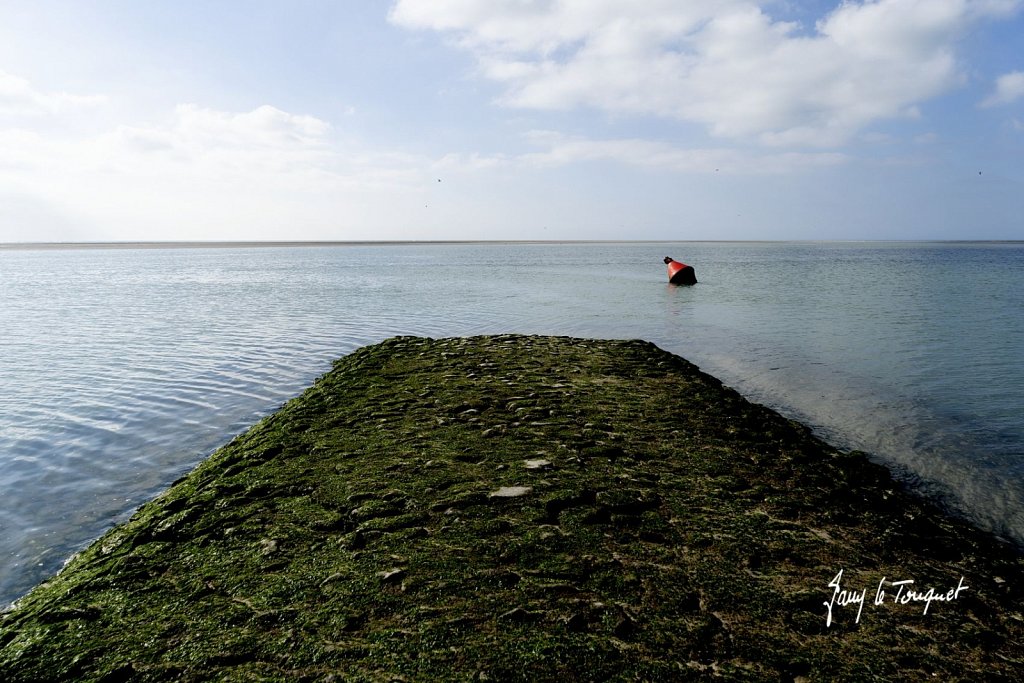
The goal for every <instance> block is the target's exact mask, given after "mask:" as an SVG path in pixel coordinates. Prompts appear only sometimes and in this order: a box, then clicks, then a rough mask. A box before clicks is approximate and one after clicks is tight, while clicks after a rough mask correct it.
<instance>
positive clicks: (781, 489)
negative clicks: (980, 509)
mask: <svg viewBox="0 0 1024 683" xmlns="http://www.w3.org/2000/svg"><path fill="white" fill-rule="evenodd" d="M840 571H842V572H843V573H842V576H841V578H840V580H839V581H835V579H836V577H837V575H838V574H839V572H840ZM1022 577H1024V565H1022V561H1021V558H1020V557H1019V555H1018V554H1016V553H1015V552H1013V551H1012V550H1010V549H1008V548H1006V547H1005V546H1002V545H1000V544H999V543H997V542H996V541H995V540H993V539H991V538H989V537H988V536H986V535H984V534H982V533H979V532H977V531H975V530H973V529H971V528H969V527H967V526H966V525H964V524H961V523H959V522H956V521H953V520H950V519H947V518H945V517H943V516H942V515H941V514H939V513H938V512H937V511H936V510H934V509H932V508H931V507H929V506H928V505H926V504H923V503H921V502H920V501H917V500H915V499H914V498H912V497H910V496H908V495H906V494H904V493H902V492H901V491H900V490H899V489H898V487H897V486H896V485H894V483H893V482H892V480H891V479H890V477H889V476H888V474H887V472H886V471H885V470H884V469H882V468H881V467H878V466H876V465H873V464H871V463H869V462H868V461H867V460H866V459H865V458H864V457H863V455H862V454H857V453H853V454H848V453H841V452H837V451H836V450H834V449H832V448H830V447H829V446H828V445H826V444H824V443H822V442H821V441H819V440H817V439H816V438H814V437H813V436H812V435H811V434H810V433H809V432H808V431H807V430H806V429H804V428H803V427H801V426H800V425H798V424H795V423H793V422H790V421H787V420H786V419H784V418H782V417H781V416H779V415H778V414H776V413H774V412H772V411H770V410H768V409H766V408H764V407H761V406H757V405H754V404H751V403H749V402H747V401H746V400H744V399H743V398H742V397H740V396H739V395H738V394H737V393H735V392H734V391H732V390H730V389H728V388H726V387H723V386H722V385H721V384H720V383H719V382H718V381H717V380H715V379H714V378H712V377H709V376H707V375H705V374H703V373H701V372H700V371H699V370H698V369H697V368H696V367H695V366H693V365H691V364H689V363H688V362H686V361H685V360H683V359H681V358H679V357H677V356H673V355H671V354H669V353H666V352H664V351H662V350H660V349H658V348H656V347H655V346H653V345H651V344H649V343H645V342H640V341H597V340H580V339H567V338H550V337H526V336H511V335H509V336H495V337H475V338H466V339H442V340H428V339H420V338H410V337H401V338H396V339H392V340H388V341H386V342H384V343H381V344H378V345H376V346H372V347H367V348H364V349H361V350H359V351H357V352H355V353H353V354H351V355H350V356H347V357H345V358H343V359H341V360H339V361H338V362H337V363H336V364H335V367H334V369H333V370H332V371H331V372H329V373H328V374H326V375H325V376H324V377H322V378H321V379H319V380H318V381H317V382H316V383H315V384H314V386H312V387H311V388H309V389H308V390H307V391H306V392H305V393H304V394H302V395H301V396H299V397H297V398H296V399H294V400H292V401H291V402H289V403H288V404H286V405H285V406H284V407H282V408H281V409H280V410H279V411H278V412H277V413H275V414H274V415H272V416H270V417H268V418H267V419H265V420H263V421H261V422H260V423H258V424H257V425H255V426H254V427H253V428H252V429H250V430H249V431H248V432H246V433H245V434H243V435H241V436H239V437H238V438H236V439H234V440H233V441H232V442H231V443H229V444H227V445H226V446H224V447H223V448H221V449H220V450H219V451H217V452H216V453H215V454H214V455H213V456H211V457H210V458H209V459H208V460H207V461H206V462H204V463H203V464H202V465H200V466H199V467H198V468H197V469H196V470H195V471H194V472H192V473H191V474H190V475H189V476H187V477H185V478H184V479H183V480H181V481H180V482H178V483H176V484H175V485H174V486H173V487H171V488H170V490H168V491H167V492H166V493H165V494H164V495H162V496H160V497H159V498H158V499H156V500H154V501H152V502H150V503H148V504H146V505H144V506H143V507H142V508H141V509H139V511H138V512H137V513H136V514H135V516H134V517H133V518H132V519H131V520H130V521H128V522H127V523H125V524H123V525H121V526H119V527H116V528H114V529H112V530H111V531H110V532H109V533H107V534H106V535H105V536H103V537H102V538H100V539H99V540H98V541H96V542H95V543H94V544H93V545H91V546H90V547H89V548H88V549H87V550H85V551H84V552H83V553H81V554H80V555H79V556H77V557H76V558H75V559H74V560H73V561H72V562H71V563H70V564H69V565H68V566H67V567H66V568H65V570H64V571H63V572H61V573H60V574H59V575H58V576H56V577H55V578H53V579H51V580H49V581H48V582H46V583H44V584H42V585H41V586H39V587H38V588H37V589H36V590H34V591H33V592H32V593H30V594H29V595H28V596H27V597H25V598H24V599H23V600H22V601H20V603H19V604H18V605H17V607H16V608H15V609H13V610H12V611H10V612H8V613H7V614H5V615H4V616H3V618H2V621H0V674H2V675H0V677H2V678H3V680H5V681H28V680H47V681H55V680H101V681H121V680H124V681H127V680H142V681H146V680H197V681H198V680H282V681H285V680H287V681H292V680H310V681H318V680H323V681H326V680H339V681H340V680H344V681H360V680H367V681H419V680H422V681H435V680H458V681H464V680H492V681H516V680H520V681H535V680H564V681H584V680H586V681H590V680H651V681H668V680H712V679H719V680H721V679H725V680H751V681H755V680H758V681H759V680H764V681H780V680H782V681H818V680H847V681H853V680H929V681H930V680H943V681H950V680H978V681H980V680H985V681H998V680H1006V681H1010V680H1019V676H1020V675H1021V672H1022V671H1024V617H1022V615H1021V597H1022V596H1021V586H1022V584H1021V578H1022ZM883 579H884V580H885V581H884V582H883ZM906 580H913V581H914V582H915V583H914V584H902V585H894V584H893V583H892V582H897V581H906ZM830 583H831V584H834V586H830V585H829V584H830ZM835 586H839V588H838V589H837V588H836V587H835ZM879 586H881V587H882V588H883V589H884V592H885V595H884V596H883V599H882V601H881V602H880V603H878V604H876V600H877V597H878V588H879ZM964 586H966V588H964ZM958 588H959V589H960V592H958V593H955V590H956V589H958ZM901 589H902V591H901ZM907 589H916V590H917V592H918V595H919V596H924V595H927V594H926V593H925V591H927V590H929V589H932V591H933V593H932V596H933V597H934V596H935V595H939V596H940V597H942V598H948V599H947V600H942V601H939V600H933V601H932V602H931V603H928V602H921V601H919V600H913V601H906V598H907V596H908V595H909V593H908V592H907ZM837 590H842V591H848V592H844V593H837ZM860 591H864V594H863V597H864V600H863V605H862V606H861V607H860V608H859V609H858V607H859V603H857V602H851V600H852V599H855V598H856V597H857V596H858V595H859V592H860ZM950 591H953V592H950ZM954 593H955V594H954ZM825 603H831V614H832V617H831V623H829V621H828V618H827V617H828V609H827V608H826V604H825ZM926 606H927V607H928V609H927V614H925V613H924V610H925V607H926ZM858 613H859V623H858V621H857V620H858Z"/></svg>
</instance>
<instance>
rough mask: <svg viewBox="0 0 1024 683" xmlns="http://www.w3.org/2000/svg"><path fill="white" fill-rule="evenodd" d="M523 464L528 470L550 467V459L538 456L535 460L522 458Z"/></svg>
mask: <svg viewBox="0 0 1024 683" xmlns="http://www.w3.org/2000/svg"><path fill="white" fill-rule="evenodd" d="M523 466H524V467H525V468H526V469H528V470H544V469H547V468H549V467H551V461H550V460H544V459H543V458H538V459H537V460H524V461H523Z"/></svg>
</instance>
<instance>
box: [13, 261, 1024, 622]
mask: <svg viewBox="0 0 1024 683" xmlns="http://www.w3.org/2000/svg"><path fill="white" fill-rule="evenodd" d="M665 256H672V257H673V258H675V259H677V260H679V261H683V262H685V263H688V264H690V265H692V266H693V267H694V269H695V270H696V274H697V279H698V284H696V285H694V286H692V287H680V286H675V285H670V284H668V283H667V278H666V272H665V265H664V264H663V262H662V259H663V257H665ZM510 332H511V333H528V334H553V335H569V336H576V337H597V338H618V339H631V338H642V339H646V340H649V341H652V342H654V343H656V344H657V345H658V346H660V347H662V348H664V349H666V350H668V351H671V352H673V353H677V354H679V355H681V356H684V357H685V358H687V359H689V360H690V361H692V362H694V363H696V364H697V365H699V366H700V367H701V368H702V369H703V370H704V371H705V372H708V373H710V374H712V375H715V376H716V377H718V378H719V379H721V380H722V381H723V382H725V383H726V384H727V385H730V386H732V387H734V388H735V389H737V390H738V391H740V392H741V393H742V394H744V395H745V396H747V397H748V398H750V399H751V400H754V401H756V402H759V403H763V404H766V405H768V406H769V407H771V408H774V409H775V410H778V411H779V412H781V413H782V414H784V415H786V416H787V417H790V418H793V419H796V420H799V421H801V422H804V423H805V424H807V425H808V426H810V427H811V428H812V429H814V430H815V432H816V433H817V434H818V435H819V436H821V437H822V438H824V439H825V440H827V441H829V442H830V443H832V444H833V445H835V446H837V447H839V448H842V449H859V450H863V451H865V452H867V453H868V454H869V457H871V458H872V459H874V460H876V461H878V462H881V463H884V464H885V465H886V466H888V467H889V468H890V469H891V470H892V471H893V472H894V474H895V475H896V477H897V478H898V479H899V480H900V481H901V482H903V483H904V485H905V486H906V487H908V488H910V489H912V490H914V491H916V492H918V493H920V494H921V495H923V496H926V497H929V498H930V499H932V500H934V501H936V502H937V503H938V504H939V505H940V506H942V507H943V508H944V509H945V510H946V511H947V512H949V513H950V514H956V515H960V516H963V517H965V518H967V519H969V520H970V521H971V522H973V523H974V524H976V525H978V526H980V527H982V528H984V529H986V530H988V531H991V532H992V533H994V534H996V535H997V536H999V537H1001V538H1003V539H1005V540H1006V541H1008V542H1010V543H1014V544H1017V545H1018V546H1021V547H1024V242H1001V243H994V242H665V243H653V242H632V243H630V242H622V243H604V242H601V243H498V242H488V243H409V244H398V243H394V244H318V245H274V246H269V245H216V246H214V245H187V246H186V245H124V244H121V245H87V247H83V248H71V247H66V246H65V247H61V246H50V247H41V246H36V247H29V246H25V245H22V246H11V245H8V246H6V247H0V492H2V493H0V607H2V606H3V605H6V604H9V603H11V602H12V601H14V600H16V599H17V598H18V597H20V596H21V595H23V594H24V593H25V592H27V591H28V590H29V589H30V588H31V587H32V586H33V585H35V584H37V583H38V582H40V581H41V580H43V579H45V578H46V577H47V576H50V575H52V574H54V573H55V572H56V571H58V570H59V569H60V568H61V566H62V564H63V563H64V562H66V560H67V559H68V558H69V557H70V556H71V555H73V554H74V553H75V552H77V551H79V550H80V549H82V548H83V547H85V546H86V545H87V544H88V543H89V542H90V541H92V540H94V539H95V538H97V537H98V536H99V535H100V534H102V533H103V532H104V531H105V530H106V529H108V528H109V527H111V526H112V525H114V524H116V523H118V522H122V521H124V520H126V519H127V518H128V517H129V516H130V515H131V514H132V511H133V510H135V509H136V508H137V507H138V506H139V505H141V504H142V503H143V502H145V501H146V500H148V499H150V498H152V497H153V496H155V495H157V494H158V493H159V492H160V491H162V490H164V489H165V488H166V487H167V486H168V485H169V484H170V483H171V482H173V481H174V480H175V479H177V478H178V477H180V476H181V475H183V474H185V473H187V472H188V471H189V470H191V469H192V468H193V467H195V466H196V464H198V463H199V462H200V461H201V460H202V459H203V458H205V457H207V456H208V455H209V454H210V453H211V452H213V451H214V450H215V449H216V448H217V447H218V446H220V445H222V444H224V443H226V442H227V441H229V440H230V439H231V438H232V437H233V436H235V435H236V434H239V433H241V432H242V431H244V430H245V429H246V428H247V427H248V426H249V425H251V424H253V423H255V422H256V421H258V420H259V419H260V418H261V417H263V416H266V415H268V414H269V413H271V412H273V411H274V410H275V409H277V408H278V407H279V406H280V405H281V404H282V403H284V402H285V401H287V400H288V399H289V398H290V397H292V396H295V395H297V394H298V393H300V392H301V391H302V390H303V389H304V388H305V387H306V386H308V385H309V384H311V383H312V382H313V380H314V379H315V378H316V377H317V376H319V375H321V374H323V373H324V372H326V371H327V370H328V369H329V368H330V366H331V362H332V361H333V360H334V359H336V358H338V357H340V356H343V355H345V354H347V353H350V352H351V351H353V350H354V349H356V348H358V347H360V346H364V345H367V344H372V343H374V342H377V341H380V340H382V339H385V338H387V337H390V336H394V335H421V336H428V337H447V336H468V335H479V334H492V333H510Z"/></svg>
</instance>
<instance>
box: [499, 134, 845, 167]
mask: <svg viewBox="0 0 1024 683" xmlns="http://www.w3.org/2000/svg"><path fill="white" fill-rule="evenodd" d="M528 139H529V140H531V141H532V142H534V143H535V144H537V145H538V146H543V147H546V148H547V149H546V150H545V151H542V152H534V153H529V154H524V155H522V156H521V157H520V158H519V159H518V161H519V162H520V163H523V164H527V165H530V166H542V167H543V166H564V165H568V164H573V163H579V162H588V161H614V162H618V163H623V164H626V165H629V166H636V167H641V168H654V169H660V170H668V171H676V172H684V173H701V174H709V173H719V172H721V173H726V174H741V175H750V174H761V173H779V172H791V171H795V170H798V169H801V168H808V167H821V166H834V165H837V164H841V163H844V162H845V161H846V160H847V159H846V157H845V156H844V155H842V154H839V153H836V152H813V153H793V152H791V153H767V154H763V153H762V154H750V153H748V152H745V151H739V150H735V149H729V148H708V149H692V148H684V147H677V146H674V145H670V144H667V143H662V142H657V141H652V140H639V139H618V140H590V139H586V138H579V137H569V136H565V135H562V134H560V133H556V132H553V131H533V132H531V133H530V134H529V135H528Z"/></svg>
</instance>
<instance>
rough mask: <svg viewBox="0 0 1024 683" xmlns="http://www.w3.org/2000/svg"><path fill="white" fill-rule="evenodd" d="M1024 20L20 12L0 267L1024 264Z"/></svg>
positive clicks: (5, 16)
mask: <svg viewBox="0 0 1024 683" xmlns="http://www.w3.org/2000/svg"><path fill="white" fill-rule="evenodd" d="M1022 162H1024V0H876V1H871V2H856V1H849V2H845V3H836V2H823V1H812V2H789V1H787V0H774V1H768V2H749V1H745V0H692V1H690V2H678V1H677V0H630V2H625V1H622V0H615V1H613V0H398V1H394V0H389V1H384V0H380V1H377V0H359V1H356V0H338V1H335V2H328V1H326V0H291V1H289V2H269V1H264V2H259V1H252V2H240V1H239V2H231V1H227V0H205V1H204V2H191V1H188V0H179V1H178V2H173V3H172V2H115V1H114V0H108V1H106V2H100V1H98V0H76V1H73V2H72V1H58V0H34V1H33V2H8V3H2V4H0V242H17V241H107V240H118V241H120V240H278V239H284V240H364V239H380V240H401V239H655V240H659V239H665V240H671V239H974V238H980V239H1024V218H1022V216H1024V163H1022Z"/></svg>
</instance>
